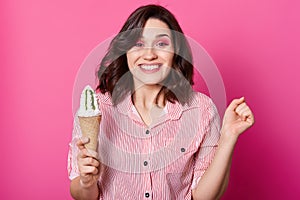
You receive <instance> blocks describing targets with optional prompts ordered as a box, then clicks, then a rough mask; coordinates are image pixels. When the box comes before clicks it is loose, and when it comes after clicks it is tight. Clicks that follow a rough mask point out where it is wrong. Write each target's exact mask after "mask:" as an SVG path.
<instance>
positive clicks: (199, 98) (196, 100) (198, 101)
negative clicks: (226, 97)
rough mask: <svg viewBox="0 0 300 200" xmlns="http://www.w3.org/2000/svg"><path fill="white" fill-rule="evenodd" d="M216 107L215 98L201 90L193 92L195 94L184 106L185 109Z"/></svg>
mask: <svg viewBox="0 0 300 200" xmlns="http://www.w3.org/2000/svg"><path fill="white" fill-rule="evenodd" d="M215 107H216V106H215V104H214V102H213V100H212V99H211V98H210V97H209V96H207V95H206V94H203V93H201V92H193V95H192V96H191V99H190V101H189V103H187V104H185V105H184V106H183V110H186V109H191V108H200V109H201V110H202V109H203V110H211V109H215Z"/></svg>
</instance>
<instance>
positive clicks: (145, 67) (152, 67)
mask: <svg viewBox="0 0 300 200" xmlns="http://www.w3.org/2000/svg"><path fill="white" fill-rule="evenodd" d="M161 66H162V64H140V65H139V67H140V69H141V70H142V71H143V72H145V73H154V72H157V71H159V70H160V67H161Z"/></svg>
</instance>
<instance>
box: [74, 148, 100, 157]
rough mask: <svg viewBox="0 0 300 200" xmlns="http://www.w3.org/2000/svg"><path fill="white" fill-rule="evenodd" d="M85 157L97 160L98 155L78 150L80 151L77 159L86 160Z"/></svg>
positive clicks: (88, 150)
mask: <svg viewBox="0 0 300 200" xmlns="http://www.w3.org/2000/svg"><path fill="white" fill-rule="evenodd" d="M86 157H91V158H95V159H98V153H97V152H96V151H93V150H90V149H86V148H83V149H80V151H79V153H78V158H79V159H82V158H86Z"/></svg>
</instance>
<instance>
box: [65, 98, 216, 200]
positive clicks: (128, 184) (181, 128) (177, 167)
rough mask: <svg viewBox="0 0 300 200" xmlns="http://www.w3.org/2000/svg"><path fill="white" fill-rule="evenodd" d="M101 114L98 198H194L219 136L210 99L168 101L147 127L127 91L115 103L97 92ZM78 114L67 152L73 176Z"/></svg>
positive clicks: (156, 111) (72, 176)
mask: <svg viewBox="0 0 300 200" xmlns="http://www.w3.org/2000/svg"><path fill="white" fill-rule="evenodd" d="M98 100H99V107H100V109H101V112H102V120H101V123H100V131H99V136H98V153H99V160H100V162H101V169H100V177H99V187H100V199H105V200H106V199H127V200H128V199H147V200H148V199H159V200H163V199H172V200H173V199H192V189H194V188H195V187H196V186H197V183H198V182H199V180H200V179H201V177H202V175H203V174H204V172H205V170H206V169H207V168H208V167H209V165H210V163H211V161H212V159H213V157H214V154H215V151H216V148H217V146H218V140H219V137H220V118H219V115H218V112H217V109H216V107H215V105H214V103H213V102H212V100H211V99H210V98H209V97H207V96H206V95H204V94H201V93H195V94H194V95H193V97H192V100H191V101H190V102H189V103H188V104H184V105H181V104H180V103H178V102H176V103H171V102H167V103H166V106H165V108H164V109H153V112H152V114H153V115H151V117H152V123H151V124H150V125H149V126H147V125H145V123H144V122H143V120H142V119H141V117H140V115H139V114H138V112H137V110H136V109H135V106H134V105H133V104H132V101H131V97H130V95H128V97H127V98H125V99H124V100H123V101H122V102H120V103H119V104H117V105H116V106H113V104H112V101H111V97H110V96H109V95H108V94H98ZM81 136H82V134H81V130H80V126H79V122H78V117H77V115H75V118H74V129H73V134H72V141H71V142H70V149H69V154H68V172H69V178H70V179H73V178H75V177H77V176H79V170H78V166H77V158H76V157H77V154H78V152H79V150H78V148H77V146H76V141H77V140H78V139H79V138H80V137H81Z"/></svg>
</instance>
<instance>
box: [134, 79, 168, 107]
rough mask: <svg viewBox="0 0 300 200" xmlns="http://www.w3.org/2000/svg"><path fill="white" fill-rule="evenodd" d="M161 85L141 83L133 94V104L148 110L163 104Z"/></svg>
mask: <svg viewBox="0 0 300 200" xmlns="http://www.w3.org/2000/svg"><path fill="white" fill-rule="evenodd" d="M161 89H162V86H161V85H143V86H142V87H140V88H137V89H136V90H135V92H134V94H133V104H134V105H135V106H136V107H139V108H143V109H146V110H150V109H151V108H152V107H153V106H158V107H161V108H163V107H164V106H165V98H164V94H163V93H160V91H161Z"/></svg>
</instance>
